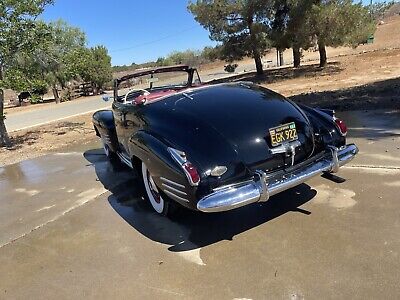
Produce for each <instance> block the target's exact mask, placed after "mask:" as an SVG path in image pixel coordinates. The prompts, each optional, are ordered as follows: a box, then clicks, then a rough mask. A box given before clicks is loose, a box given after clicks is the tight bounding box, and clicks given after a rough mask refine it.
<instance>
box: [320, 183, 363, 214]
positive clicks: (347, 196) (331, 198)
mask: <svg viewBox="0 0 400 300" xmlns="http://www.w3.org/2000/svg"><path fill="white" fill-rule="evenodd" d="M315 189H316V190H317V192H318V193H317V197H315V199H314V203H317V204H328V205H329V206H331V207H334V208H339V209H341V208H350V207H352V206H354V205H356V203H357V201H356V200H354V199H353V198H354V197H355V195H356V193H355V192H354V191H352V190H349V189H342V188H337V187H334V188H332V187H330V186H328V185H326V184H321V185H319V186H317V187H316V188H315Z"/></svg>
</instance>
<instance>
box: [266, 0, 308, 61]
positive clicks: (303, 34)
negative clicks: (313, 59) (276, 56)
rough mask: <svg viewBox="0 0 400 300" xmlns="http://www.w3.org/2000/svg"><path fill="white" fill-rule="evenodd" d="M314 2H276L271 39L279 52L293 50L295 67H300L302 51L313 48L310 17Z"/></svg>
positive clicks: (304, 0)
mask: <svg viewBox="0 0 400 300" xmlns="http://www.w3.org/2000/svg"><path fill="white" fill-rule="evenodd" d="M312 5H313V0H276V1H275V8H274V11H275V15H274V20H273V22H272V25H271V27H272V28H271V32H270V38H271V40H272V41H273V45H274V47H276V48H277V49H278V50H279V51H283V50H285V49H288V48H292V50H293V65H294V67H295V68H297V67H299V66H300V60H301V51H300V49H308V48H309V47H311V46H312V40H313V38H312V37H313V32H312V31H311V27H310V26H309V22H308V17H309V14H310V11H311V8H312Z"/></svg>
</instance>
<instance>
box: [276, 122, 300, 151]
mask: <svg viewBox="0 0 400 300" xmlns="http://www.w3.org/2000/svg"><path fill="white" fill-rule="evenodd" d="M269 135H270V137H271V145H272V147H275V146H279V145H281V144H282V143H285V142H291V141H295V140H297V139H298V136H297V130H296V124H295V123H294V122H291V123H287V124H283V125H280V126H277V127H274V128H270V129H269Z"/></svg>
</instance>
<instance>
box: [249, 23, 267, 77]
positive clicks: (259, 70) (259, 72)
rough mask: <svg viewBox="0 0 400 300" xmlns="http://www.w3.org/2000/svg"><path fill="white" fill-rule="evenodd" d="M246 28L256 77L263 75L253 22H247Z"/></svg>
mask: <svg viewBox="0 0 400 300" xmlns="http://www.w3.org/2000/svg"><path fill="white" fill-rule="evenodd" d="M248 26H249V31H250V40H251V50H252V52H253V57H254V62H255V63H256V70H257V75H262V74H264V70H263V65H262V61H261V54H260V51H259V49H258V47H257V38H256V36H255V34H254V32H253V28H252V27H253V20H252V19H250V20H248Z"/></svg>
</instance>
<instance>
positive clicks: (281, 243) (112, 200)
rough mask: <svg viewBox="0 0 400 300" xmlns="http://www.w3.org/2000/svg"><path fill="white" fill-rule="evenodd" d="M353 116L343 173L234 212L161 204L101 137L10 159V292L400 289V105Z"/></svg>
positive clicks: (2, 200) (226, 295) (3, 239)
mask: <svg viewBox="0 0 400 300" xmlns="http://www.w3.org/2000/svg"><path fill="white" fill-rule="evenodd" d="M344 117H345V118H346V119H347V120H351V121H349V125H350V128H351V130H350V136H349V142H356V143H357V144H358V146H359V148H360V153H359V156H358V157H357V158H356V159H355V160H354V161H353V162H352V163H351V164H350V165H348V166H346V167H344V168H342V169H341V171H340V173H339V174H338V176H340V177H342V178H343V179H345V181H344V182H342V183H335V182H333V181H331V180H327V179H325V178H322V177H318V178H314V179H313V180H311V181H309V182H307V183H306V184H302V185H300V186H298V187H296V188H294V189H291V190H289V191H286V192H284V193H281V194H279V195H277V196H274V197H273V198H271V199H270V200H269V201H268V202H266V203H264V204H255V205H251V206H247V207H244V208H240V209H237V210H234V211H231V212H227V213H220V214H200V213H194V212H189V211H186V212H183V213H181V214H180V215H179V216H178V217H176V218H175V219H173V220H170V219H167V218H164V217H160V216H158V215H156V214H155V213H153V212H152V210H151V209H150V206H149V205H148V204H147V203H146V202H145V201H143V200H142V197H141V191H140V190H138V188H137V182H136V180H135V177H134V174H132V173H131V172H130V171H128V170H126V169H120V170H114V169H112V167H111V166H110V165H109V163H108V162H107V161H106V159H105V156H104V155H103V153H102V151H101V150H100V149H99V147H100V145H98V144H94V145H90V146H89V147H88V148H85V149H71V151H69V152H67V153H59V154H53V155H47V156H43V157H41V158H37V159H34V160H29V161H24V162H22V163H19V164H15V165H9V166H5V167H2V168H0V266H1V272H0V299H26V298H29V299H54V298H57V299H76V298H90V299H110V298H111V299H113V298H117V297H118V298H129V299H159V298H160V299H177V298H178V299H179V298H182V299H304V298H306V299H398V298H399V296H400V284H399V282H400V259H399V255H400V213H399V212H400V201H399V199H400V198H399V190H400V149H399V147H400V112H398V111H397V112H379V113H377V112H349V113H347V114H346V115H345V116H344ZM350 117H351V119H349V118H350Z"/></svg>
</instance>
